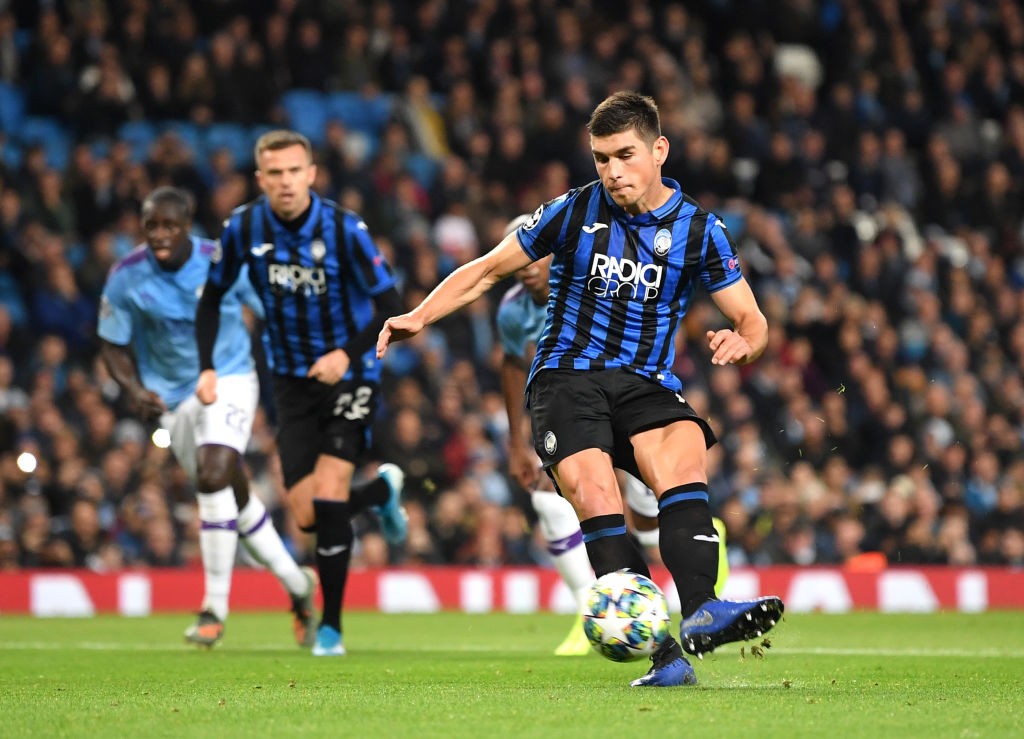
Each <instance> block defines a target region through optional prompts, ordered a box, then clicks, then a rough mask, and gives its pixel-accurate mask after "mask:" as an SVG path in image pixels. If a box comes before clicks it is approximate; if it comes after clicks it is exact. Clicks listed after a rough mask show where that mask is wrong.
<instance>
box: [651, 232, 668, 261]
mask: <svg viewBox="0 0 1024 739" xmlns="http://www.w3.org/2000/svg"><path fill="white" fill-rule="evenodd" d="M671 248H672V233H671V232H670V231H669V230H668V229H667V228H661V229H658V233H656V234H654V253H655V254H656V255H657V256H659V257H663V256H665V255H666V254H668V251H669V249H671Z"/></svg>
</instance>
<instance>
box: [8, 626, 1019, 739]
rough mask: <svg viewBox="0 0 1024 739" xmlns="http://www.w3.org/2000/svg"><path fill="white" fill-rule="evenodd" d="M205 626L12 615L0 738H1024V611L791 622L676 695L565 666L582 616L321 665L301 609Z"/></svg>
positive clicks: (597, 668)
mask: <svg viewBox="0 0 1024 739" xmlns="http://www.w3.org/2000/svg"><path fill="white" fill-rule="evenodd" d="M190 620H191V617H190V616H188V615H185V614H182V615H172V616H166V615H161V616H153V617H149V618H142V619H132V618H123V617H98V618H93V619H33V618H27V617H20V616H0V734H2V736H4V737H8V738H10V737H28V736H33V737H55V736H69V737H120V738H122V739H123V738H124V737H157V736H167V737H218V738H219V739H223V738H226V737H249V738H252V737H263V736H277V737H280V736H297V735H305V736H312V737H320V736H322V737H357V736H358V737H417V738H423V737H595V736H602V737H685V736H696V737H701V736H715V737H720V736H737V737H747V738H753V737H758V738H760V737H787V738H790V737H821V736H826V735H829V734H831V735H834V736H837V737H840V736H841V737H872V739H879V738H880V737H889V736H905V737H917V736H921V737H924V736H930V737H1011V736H1022V735H1024V718H1022V716H1024V613H1019V612H1017V613H1013V612H992V613H983V614H977V615H971V614H959V613H941V614H931V615H906V614H901V615H881V614H874V613H854V614H848V615H825V614H794V615H788V616H786V617H785V618H784V620H783V621H782V623H780V625H779V626H778V627H777V628H776V629H775V630H774V631H773V632H772V633H771V634H770V635H769V636H770V640H771V641H770V645H769V644H762V643H755V642H746V643H743V644H737V645H730V646H727V647H723V648H721V649H719V650H718V651H717V652H716V653H715V654H714V655H710V656H708V657H707V658H705V659H704V661H703V662H697V661H694V665H695V667H696V670H697V676H698V679H699V681H700V684H699V685H698V686H697V687H686V688H669V689H637V688H630V687H629V685H628V683H629V680H630V679H632V678H634V677H637V676H638V675H640V674H642V673H643V672H645V671H646V669H647V663H646V662H635V663H630V664H625V665H622V664H615V663H613V662H608V661H606V660H604V659H603V658H601V657H599V656H597V655H596V654H591V655H588V656H586V657H555V656H553V654H552V649H553V648H554V646H555V645H556V644H557V643H558V642H559V640H560V639H561V638H562V636H563V635H564V633H565V632H566V631H567V628H568V625H569V623H570V619H569V617H567V616H559V615H553V614H534V615H509V614H489V615H467V614H461V613H440V614H430V615H411V614H402V615H385V614H378V613H365V612H364V613H350V614H347V615H346V620H345V632H346V638H345V642H346V646H347V648H348V650H349V654H348V655H347V656H345V657H341V658H319V659H318V658H313V657H312V656H310V655H309V654H308V652H306V651H303V650H300V649H299V648H298V647H295V646H293V643H292V642H291V635H290V625H289V621H288V617H287V616H286V615H284V614H235V615H232V616H231V618H230V619H229V621H228V629H227V633H226V640H225V643H224V644H223V645H221V646H219V647H217V648H216V649H213V650H198V649H196V648H194V647H191V648H187V647H186V646H185V645H184V643H183V641H182V639H181V632H182V630H183V629H184V628H185V627H186V626H187V625H188V624H189V623H190ZM674 621H675V623H676V624H678V615H677V616H676V618H675V619H674ZM741 646H742V653H741Z"/></svg>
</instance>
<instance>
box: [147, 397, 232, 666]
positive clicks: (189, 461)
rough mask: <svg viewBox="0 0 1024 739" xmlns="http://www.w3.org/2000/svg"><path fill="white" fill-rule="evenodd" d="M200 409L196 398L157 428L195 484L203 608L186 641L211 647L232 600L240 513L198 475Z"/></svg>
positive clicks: (223, 489) (225, 492) (220, 488)
mask: <svg viewBox="0 0 1024 739" xmlns="http://www.w3.org/2000/svg"><path fill="white" fill-rule="evenodd" d="M203 414H204V408H203V406H202V404H201V403H200V402H199V399H198V398H196V397H195V396H193V397H190V398H187V399H186V400H184V401H182V403H181V404H180V405H179V406H178V407H177V408H176V409H175V410H174V412H173V413H169V414H165V415H164V417H163V418H162V419H161V425H163V426H164V428H167V429H168V431H169V432H170V435H171V451H173V452H174V456H175V458H176V459H177V460H178V463H179V464H180V465H181V466H182V469H184V470H185V472H186V473H187V474H188V476H189V478H190V479H192V480H193V481H195V483H196V501H197V503H198V507H199V553H200V557H201V559H202V563H203V602H202V605H201V606H200V609H199V615H198V617H197V618H196V621H195V623H193V624H192V625H191V626H190V627H189V628H188V629H187V630H186V631H185V638H186V639H187V640H188V641H190V642H192V643H194V644H199V645H201V646H207V647H212V646H213V645H214V644H217V643H218V642H219V641H220V640H221V639H222V638H223V636H224V621H225V619H227V616H228V598H229V596H230V594H231V568H232V566H233V564H234V561H235V552H236V550H237V548H238V530H237V529H238V507H237V506H236V505H235V499H234V496H233V495H232V494H231V490H230V489H229V488H228V487H227V485H226V484H225V485H220V484H219V481H218V480H216V479H212V478H211V476H209V475H204V474H200V473H201V470H200V468H199V451H198V449H197V435H199V434H201V433H202V432H201V426H202V418H203Z"/></svg>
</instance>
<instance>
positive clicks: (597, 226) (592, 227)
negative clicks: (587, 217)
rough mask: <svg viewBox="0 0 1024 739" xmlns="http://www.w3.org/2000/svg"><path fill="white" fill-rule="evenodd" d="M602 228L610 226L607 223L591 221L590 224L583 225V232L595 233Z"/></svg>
mask: <svg viewBox="0 0 1024 739" xmlns="http://www.w3.org/2000/svg"><path fill="white" fill-rule="evenodd" d="M602 228H608V224H607V223H591V224H590V225H589V226H584V227H583V233H588V234H593V233H597V232H598V231H600V230H601V229H602Z"/></svg>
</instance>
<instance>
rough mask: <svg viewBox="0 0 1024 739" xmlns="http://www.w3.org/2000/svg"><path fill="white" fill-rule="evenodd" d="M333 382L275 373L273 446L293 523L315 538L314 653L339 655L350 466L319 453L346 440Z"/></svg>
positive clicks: (349, 528)
mask: <svg viewBox="0 0 1024 739" xmlns="http://www.w3.org/2000/svg"><path fill="white" fill-rule="evenodd" d="M339 393H340V389H339V387H338V386H327V385H323V384H321V383H319V382H316V381H315V380H307V379H305V378H297V377H285V376H281V375H276V376H275V377H274V403H275V405H276V407H277V418H278V430H277V448H278V452H279V455H280V458H281V474H282V476H283V477H284V484H285V489H286V491H287V493H286V497H285V502H286V504H287V506H288V509H289V511H290V512H291V514H292V516H293V518H294V519H295V522H296V523H297V524H298V526H299V527H300V528H301V529H302V530H303V531H306V532H309V533H312V534H314V535H315V538H316V562H317V569H318V571H319V579H320V593H321V596H322V597H323V614H322V616H321V623H320V626H319V627H318V629H317V635H316V639H315V641H314V644H313V654H315V655H318V656H322V655H341V654H344V653H345V650H344V647H343V646H342V644H341V615H340V611H341V594H342V593H343V592H344V583H345V580H346V579H347V577H348V561H349V557H350V555H351V547H352V523H351V517H350V515H349V509H348V489H349V485H350V483H351V480H352V473H353V471H354V469H355V467H354V465H353V464H352V463H351V462H347V461H345V460H342V459H340V458H339V457H336V456H331V455H327V454H325V453H324V450H326V449H332V448H336V449H338V450H341V449H344V448H346V447H347V445H350V444H351V443H352V440H351V439H346V438H343V437H339V436H338V435H337V434H336V433H335V429H334V428H332V427H331V421H332V419H333V417H334V416H333V410H334V408H335V407H336V400H337V396H338V395H339Z"/></svg>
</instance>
